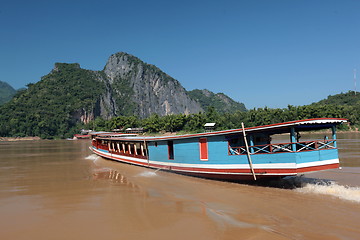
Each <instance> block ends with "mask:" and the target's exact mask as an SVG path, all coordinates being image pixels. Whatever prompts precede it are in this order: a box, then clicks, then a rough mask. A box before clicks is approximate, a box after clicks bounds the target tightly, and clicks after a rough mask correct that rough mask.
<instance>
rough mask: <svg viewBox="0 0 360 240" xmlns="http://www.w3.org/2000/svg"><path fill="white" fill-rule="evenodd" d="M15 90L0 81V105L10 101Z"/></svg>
mask: <svg viewBox="0 0 360 240" xmlns="http://www.w3.org/2000/svg"><path fill="white" fill-rule="evenodd" d="M15 93H16V90H15V89H14V88H13V87H11V86H10V85H9V84H8V83H6V82H2V81H0V105H2V104H4V103H6V102H8V101H10V99H11V98H12V97H13V96H14V95H15Z"/></svg>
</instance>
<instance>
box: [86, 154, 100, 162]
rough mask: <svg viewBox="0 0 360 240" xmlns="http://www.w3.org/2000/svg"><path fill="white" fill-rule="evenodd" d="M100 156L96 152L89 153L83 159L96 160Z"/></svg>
mask: <svg viewBox="0 0 360 240" xmlns="http://www.w3.org/2000/svg"><path fill="white" fill-rule="evenodd" d="M99 158H100V157H99V156H98V155H96V154H91V155H89V156H87V157H86V158H85V159H87V160H92V161H96V160H97V159H99Z"/></svg>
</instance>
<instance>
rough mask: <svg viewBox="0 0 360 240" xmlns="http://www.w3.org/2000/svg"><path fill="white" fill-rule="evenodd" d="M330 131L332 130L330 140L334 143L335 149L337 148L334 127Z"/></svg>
mask: <svg viewBox="0 0 360 240" xmlns="http://www.w3.org/2000/svg"><path fill="white" fill-rule="evenodd" d="M331 130H332V139H333V141H334V147H335V148H336V147H337V144H336V126H335V125H334V126H332V127H331Z"/></svg>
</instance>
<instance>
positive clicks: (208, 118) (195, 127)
mask: <svg viewBox="0 0 360 240" xmlns="http://www.w3.org/2000/svg"><path fill="white" fill-rule="evenodd" d="M356 109H358V110H360V105H359V106H357V107H353V106H341V105H321V104H318V105H307V106H299V107H296V106H291V105H289V106H288V107H287V108H284V109H280V108H275V109H272V108H267V107H265V108H257V109H252V110H249V111H247V112H242V111H236V112H234V113H219V112H216V111H215V109H214V108H209V109H208V111H207V112H205V113H197V114H190V115H185V114H177V115H167V116H163V117H161V116H158V115H156V114H153V115H151V116H150V117H149V118H145V119H139V118H137V117H135V116H129V117H128V116H119V117H115V118H113V119H111V120H108V121H105V120H103V119H100V118H97V119H96V120H95V121H92V122H90V123H89V124H87V125H84V126H83V127H84V128H89V129H94V130H96V131H111V130H112V129H121V128H123V129H126V128H129V127H131V128H132V127H143V128H144V130H145V131H146V132H149V133H157V132H188V133H192V132H203V131H204V127H203V126H204V124H205V123H207V122H215V123H216V130H223V129H236V128H241V122H244V124H245V126H246V127H252V126H259V125H267V124H272V123H280V122H286V121H293V120H300V119H308V118H323V117H330V118H332V117H334V118H348V119H349V120H350V123H351V126H352V127H357V126H359V124H360V114H359V113H360V112H359V111H357V114H355V112H354V111H356ZM340 129H341V130H348V129H349V127H348V125H342V126H341V127H340Z"/></svg>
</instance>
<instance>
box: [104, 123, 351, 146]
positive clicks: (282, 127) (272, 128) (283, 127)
mask: <svg viewBox="0 0 360 240" xmlns="http://www.w3.org/2000/svg"><path fill="white" fill-rule="evenodd" d="M344 122H347V119H345V118H313V119H304V120H296V121H290V122H283V123H275V124H269V125H263V126H256V127H248V128H245V133H246V134H249V133H266V134H269V135H273V134H281V133H287V132H290V129H291V128H295V131H315V130H320V129H328V128H331V127H332V126H335V125H339V124H342V123H344ZM242 133H243V130H242V129H230V130H222V131H214V132H204V133H195V134H185V135H175V136H157V137H141V136H136V137H133V136H124V134H121V135H120V134H116V133H112V134H109V133H105V134H99V135H98V138H99V139H109V138H111V139H112V140H122V141H161V140H175V139H185V138H200V137H211V136H220V135H235V134H242Z"/></svg>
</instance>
